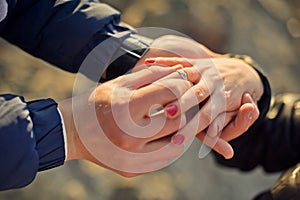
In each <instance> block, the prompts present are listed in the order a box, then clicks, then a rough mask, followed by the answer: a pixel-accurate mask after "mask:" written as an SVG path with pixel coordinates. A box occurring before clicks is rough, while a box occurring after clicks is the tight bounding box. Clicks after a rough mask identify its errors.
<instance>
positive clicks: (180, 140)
mask: <svg viewBox="0 0 300 200" xmlns="http://www.w3.org/2000/svg"><path fill="white" fill-rule="evenodd" d="M172 142H173V143H174V144H176V145H181V144H182V143H183V142H184V135H182V134H177V135H174V136H173V137H172Z"/></svg>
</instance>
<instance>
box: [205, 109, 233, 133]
mask: <svg viewBox="0 0 300 200" xmlns="http://www.w3.org/2000/svg"><path fill="white" fill-rule="evenodd" d="M236 114H237V111H232V112H224V113H221V114H220V115H218V116H217V117H216V119H215V120H214V121H213V122H212V123H211V124H210V125H209V127H208V129H207V135H208V136H210V137H216V136H217V135H218V134H220V133H221V132H222V130H223V129H224V128H225V127H226V126H227V125H228V124H229V122H230V121H231V120H232V119H233V118H234V117H235V116H236Z"/></svg>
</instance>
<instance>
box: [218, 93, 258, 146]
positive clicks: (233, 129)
mask: <svg viewBox="0 0 300 200" xmlns="http://www.w3.org/2000/svg"><path fill="white" fill-rule="evenodd" d="M242 103H243V105H242V106H241V107H240V109H239V110H238V113H237V116H236V117H235V119H234V120H233V121H232V122H231V123H230V124H228V126H227V127H226V128H225V129H224V130H223V131H222V135H221V138H222V139H224V140H226V141H230V140H232V139H234V138H237V137H238V136H240V135H241V134H243V133H244V132H246V131H247V130H248V129H249V127H250V126H251V125H252V124H253V123H254V122H255V121H256V119H257V118H258V117H259V109H258V107H257V105H256V104H255V102H254V101H253V100H252V98H251V96H250V95H249V94H245V95H244V96H243V101H242Z"/></svg>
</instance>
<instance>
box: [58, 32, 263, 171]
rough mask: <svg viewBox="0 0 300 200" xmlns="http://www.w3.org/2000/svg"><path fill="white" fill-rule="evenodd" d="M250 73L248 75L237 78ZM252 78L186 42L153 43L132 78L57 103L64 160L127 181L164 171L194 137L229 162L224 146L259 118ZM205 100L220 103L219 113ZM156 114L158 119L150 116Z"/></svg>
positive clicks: (168, 38)
mask: <svg viewBox="0 0 300 200" xmlns="http://www.w3.org/2000/svg"><path fill="white" fill-rule="evenodd" d="M157 56H159V58H156V57H157ZM178 56H180V57H185V58H187V59H182V58H180V57H178ZM164 57H169V58H164ZM147 58H148V61H147V60H146V59H147ZM208 58H212V59H208ZM149 60H151V61H150V62H149ZM153 60H154V63H153ZM145 63H146V64H145ZM150 64H151V65H153V64H155V65H154V66H151V67H150V66H149V65H150ZM158 65H159V66H158ZM192 66H193V67H192ZM212 66H213V67H212ZM178 69H181V70H185V72H186V73H187V75H188V78H189V80H183V79H182V77H181V76H180V75H179V73H178V72H177V71H176V70H178ZM245 69H247V70H245ZM251 70H252V71H251ZM249 71H251V73H252V76H251V77H247V76H244V75H245V74H247V73H248V74H249ZM251 73H250V74H251ZM257 77H258V75H257V74H255V71H254V70H253V69H252V68H251V67H250V66H248V65H246V64H245V63H243V62H241V61H239V60H235V59H225V58H223V57H222V56H221V55H220V54H216V53H214V52H211V51H210V50H208V49H207V48H205V47H204V46H202V45H201V44H199V43H196V42H195V41H193V40H190V39H186V38H182V37H178V36H164V37H161V38H158V39H156V40H155V41H154V42H153V44H152V45H151V47H150V50H149V51H148V52H147V53H146V55H145V56H144V57H143V58H142V59H141V60H140V61H139V62H138V63H137V64H136V66H135V67H134V69H133V70H132V73H131V74H128V75H124V76H120V77H118V78H116V79H114V80H111V81H109V82H106V83H103V84H101V85H99V86H97V87H96V88H92V89H91V90H90V91H87V92H86V93H84V94H81V95H78V96H76V97H73V98H71V99H67V100H64V101H61V102H59V109H60V110H61V112H62V115H63V119H64V122H65V125H66V133H67V145H68V151H67V152H68V153H67V160H73V159H86V160H89V161H91V162H94V163H96V164H98V165H100V166H103V167H105V168H108V169H111V170H113V171H115V172H117V173H119V174H120V175H122V176H126V177H131V176H136V175H139V174H144V173H147V172H150V171H155V170H157V169H160V168H162V167H164V166H166V165H168V164H169V161H170V160H172V159H174V158H176V157H178V156H180V155H181V154H182V153H183V151H184V146H183V145H184V144H186V143H188V142H190V141H191V140H192V139H193V138H194V137H195V136H197V137H198V138H199V139H200V140H202V141H203V142H204V143H205V144H207V145H208V146H210V147H211V148H213V149H214V150H215V151H217V152H218V153H220V154H222V155H223V156H224V157H225V158H231V157H232V156H233V149H232V147H231V146H230V145H229V144H228V143H227V141H230V140H231V139H233V138H235V137H237V136H239V135H240V134H242V133H243V132H245V131H246V130H247V129H248V128H249V126H250V125H251V124H252V123H253V122H254V121H255V120H256V119H257V117H258V115H259V111H258V109H257V106H256V103H255V100H258V99H259V98H260V95H261V93H262V91H260V89H261V87H262V86H261V85H260V84H261V83H260V80H258V79H259V77H258V79H257ZM237 81H238V87H236V86H237V85H236V82H237ZM233 83H234V84H233ZM253 83H255V84H257V83H258V84H257V85H259V87H257V85H255V86H253ZM252 86H253V87H252ZM253 88H254V89H253ZM251 96H252V97H251ZM195 97H196V98H195ZM253 97H254V100H253V99H252V98H253ZM209 99H222V100H224V101H225V100H226V104H224V103H220V105H223V106H219V107H218V105H219V103H218V102H217V103H216V102H213V101H209ZM198 104H201V107H200V110H198V111H197V112H196V113H194V116H193V117H192V118H191V119H189V120H190V121H187V115H186V114H185V112H186V111H187V110H188V109H189V108H190V107H192V106H195V105H196V106H197V107H198ZM170 107H171V108H173V109H172V112H168V110H169V111H170ZM174 107H175V108H176V109H174ZM157 108H159V109H160V113H159V114H157V115H154V116H152V115H151V114H149V113H151V112H150V111H152V110H153V109H154V110H155V109H157ZM212 110H213V112H211V111H212ZM161 113H162V114H161ZM170 113H172V114H171V115H170ZM211 113H212V114H211ZM120 116H122V117H120ZM220 121H221V122H222V123H220ZM162 122H163V123H162ZM199 122H201V123H199ZM99 127H101V128H99ZM99 130H100V133H98V132H99ZM177 130H179V131H178V132H176V131H177ZM222 130H223V131H222ZM221 131H222V133H221ZM105 141H109V142H110V143H109V142H108V143H105ZM107 145H110V146H107ZM115 147H117V148H115ZM116 149H117V150H116ZM119 149H121V150H122V151H119ZM124 152H125V153H124ZM137 155H138V156H137ZM141 155H142V156H141Z"/></svg>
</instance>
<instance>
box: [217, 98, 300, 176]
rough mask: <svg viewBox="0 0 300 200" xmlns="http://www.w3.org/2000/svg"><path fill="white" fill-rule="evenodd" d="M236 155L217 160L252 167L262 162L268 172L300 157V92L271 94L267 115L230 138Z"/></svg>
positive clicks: (289, 165)
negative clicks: (272, 96)
mask: <svg viewBox="0 0 300 200" xmlns="http://www.w3.org/2000/svg"><path fill="white" fill-rule="evenodd" d="M231 144H232V145H233V148H234V150H235V155H234V157H233V158H232V159H230V160H225V159H223V158H222V157H221V156H219V155H216V158H217V161H218V162H219V163H220V164H223V165H227V166H231V167H237V168H240V169H241V170H251V169H253V168H255V167H256V166H262V167H263V168H264V169H265V170H266V171H267V172H276V171H281V170H285V169H288V168H289V167H291V166H293V165H295V164H296V163H298V162H299V161H300V95H299V94H289V93H286V94H280V95H277V96H275V97H274V99H273V103H272V104H271V108H270V110H269V112H268V113H267V116H266V117H265V118H263V119H261V120H259V121H257V122H256V123H255V124H254V125H253V126H252V127H251V128H250V129H249V130H248V131H247V132H246V133H245V134H243V135H242V136H240V137H239V138H237V139H235V140H233V141H232V142H231Z"/></svg>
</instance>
